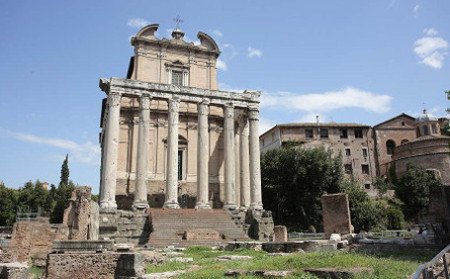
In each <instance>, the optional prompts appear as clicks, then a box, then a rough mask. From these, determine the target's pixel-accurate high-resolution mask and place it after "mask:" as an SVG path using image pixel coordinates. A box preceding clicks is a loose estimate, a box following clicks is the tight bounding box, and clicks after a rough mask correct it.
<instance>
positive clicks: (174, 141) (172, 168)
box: [164, 96, 180, 208]
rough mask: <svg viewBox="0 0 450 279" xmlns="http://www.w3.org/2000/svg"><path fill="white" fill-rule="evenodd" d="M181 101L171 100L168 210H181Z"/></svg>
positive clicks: (176, 98)
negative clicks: (179, 176)
mask: <svg viewBox="0 0 450 279" xmlns="http://www.w3.org/2000/svg"><path fill="white" fill-rule="evenodd" d="M179 107H180V99H179V98H178V97H176V96H175V97H173V98H172V99H170V100H169V127H168V129H169V131H168V135H167V169H166V174H167V175H166V201H165V202H164V207H166V208H180V206H179V204H178V118H179V116H178V111H179Z"/></svg>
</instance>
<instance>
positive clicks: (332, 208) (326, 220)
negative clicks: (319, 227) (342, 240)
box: [321, 193, 352, 237]
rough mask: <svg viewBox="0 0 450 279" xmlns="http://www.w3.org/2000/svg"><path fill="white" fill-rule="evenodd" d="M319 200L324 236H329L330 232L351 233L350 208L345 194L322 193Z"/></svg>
mask: <svg viewBox="0 0 450 279" xmlns="http://www.w3.org/2000/svg"><path fill="white" fill-rule="evenodd" d="M321 201H322V215H323V228H324V231H325V237H330V235H331V234H332V233H339V234H348V233H351V232H352V230H351V223H350V208H349V203H348V197H347V194H343V193H338V194H330V195H323V196H322V197H321Z"/></svg>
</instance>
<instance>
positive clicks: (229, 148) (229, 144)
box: [223, 103, 236, 210]
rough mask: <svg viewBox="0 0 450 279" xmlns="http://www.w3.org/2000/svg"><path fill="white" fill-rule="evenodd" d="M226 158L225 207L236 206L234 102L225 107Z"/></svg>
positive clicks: (231, 207)
mask: <svg viewBox="0 0 450 279" xmlns="http://www.w3.org/2000/svg"><path fill="white" fill-rule="evenodd" d="M223 137H224V152H225V154H224V160H225V205H224V208H227V209H230V210H233V209H235V208H236V193H235V191H236V189H235V170H236V169H235V153H234V107H233V104H232V103H228V104H226V105H225V109H224V135H223Z"/></svg>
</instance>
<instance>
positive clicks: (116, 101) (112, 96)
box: [108, 92, 122, 107]
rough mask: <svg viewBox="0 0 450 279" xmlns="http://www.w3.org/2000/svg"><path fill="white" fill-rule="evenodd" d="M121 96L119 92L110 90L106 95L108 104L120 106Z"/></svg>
mask: <svg viewBox="0 0 450 279" xmlns="http://www.w3.org/2000/svg"><path fill="white" fill-rule="evenodd" d="M121 98H122V95H121V94H120V93H116V92H110V93H109V95H108V106H110V107H115V106H120V100H121Z"/></svg>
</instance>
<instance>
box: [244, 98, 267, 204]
mask: <svg viewBox="0 0 450 279" xmlns="http://www.w3.org/2000/svg"><path fill="white" fill-rule="evenodd" d="M248 118H249V126H250V129H249V133H250V135H249V149H250V196H251V202H250V208H252V209H257V210H261V209H262V208H263V205H262V195H261V166H260V153H259V111H258V108H254V107H250V108H249V117H248Z"/></svg>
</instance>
